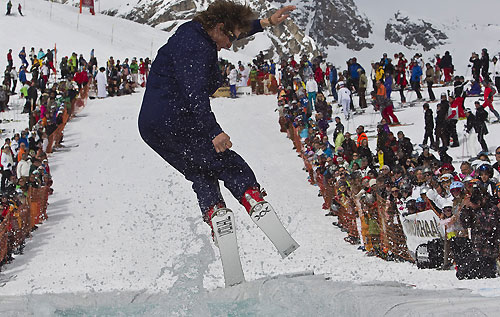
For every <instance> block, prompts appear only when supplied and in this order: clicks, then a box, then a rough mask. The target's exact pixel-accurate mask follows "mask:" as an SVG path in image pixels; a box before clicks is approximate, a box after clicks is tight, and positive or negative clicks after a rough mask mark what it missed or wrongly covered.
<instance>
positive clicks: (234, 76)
mask: <svg viewBox="0 0 500 317" xmlns="http://www.w3.org/2000/svg"><path fill="white" fill-rule="evenodd" d="M229 69H230V71H229V75H228V76H227V77H228V79H229V90H230V92H231V98H236V83H237V82H238V71H237V70H236V67H235V66H234V65H231V66H230V68H229Z"/></svg>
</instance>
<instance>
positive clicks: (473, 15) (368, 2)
mask: <svg viewBox="0 0 500 317" xmlns="http://www.w3.org/2000/svg"><path fill="white" fill-rule="evenodd" d="M354 2H355V3H356V5H357V6H358V9H359V11H360V12H362V13H365V14H366V15H367V16H368V17H370V19H375V17H374V16H373V13H374V12H377V14H376V16H377V17H380V18H381V19H383V22H384V23H385V22H386V20H387V19H388V18H389V17H390V16H392V15H393V14H394V12H396V11H397V10H398V9H400V8H401V9H402V10H404V11H406V12H408V13H410V14H411V15H412V16H414V17H416V18H424V19H425V18H426V17H429V18H431V19H433V20H438V21H439V20H443V22H446V21H445V20H449V19H453V18H454V17H458V18H459V19H460V20H461V21H462V22H469V23H478V24H489V23H492V24H500V20H499V17H500V1H499V0H418V1H414V0H354ZM377 20H378V19H377ZM374 22H377V23H378V22H380V21H374Z"/></svg>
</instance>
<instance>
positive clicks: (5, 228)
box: [0, 186, 50, 263]
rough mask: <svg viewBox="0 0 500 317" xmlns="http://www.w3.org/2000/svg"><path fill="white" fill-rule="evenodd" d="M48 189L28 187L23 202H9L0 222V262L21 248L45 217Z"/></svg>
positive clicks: (44, 187) (45, 187) (46, 187)
mask: <svg viewBox="0 0 500 317" xmlns="http://www.w3.org/2000/svg"><path fill="white" fill-rule="evenodd" d="M49 191H50V188H49V187H48V186H43V187H41V188H33V187H29V188H28V192H27V196H26V201H25V203H23V204H21V205H20V206H18V205H17V203H16V202H14V201H10V202H9V206H10V211H9V212H8V214H7V215H6V216H5V218H4V219H3V221H2V223H1V224H0V263H4V262H5V260H6V259H7V258H8V257H9V255H10V254H11V253H12V252H14V251H15V250H19V249H20V248H22V247H23V245H24V242H25V240H26V239H27V238H29V237H30V235H31V232H32V231H33V230H34V229H36V226H37V225H39V224H41V223H42V222H43V221H44V220H45V219H47V205H48V204H47V202H48V196H49Z"/></svg>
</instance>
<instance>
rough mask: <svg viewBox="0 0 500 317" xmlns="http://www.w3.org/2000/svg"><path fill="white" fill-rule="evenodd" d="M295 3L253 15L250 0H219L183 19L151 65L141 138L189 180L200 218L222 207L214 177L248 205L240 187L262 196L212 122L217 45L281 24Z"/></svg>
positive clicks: (225, 45) (247, 169)
mask: <svg viewBox="0 0 500 317" xmlns="http://www.w3.org/2000/svg"><path fill="white" fill-rule="evenodd" d="M294 9H295V7H293V6H288V7H283V8H281V9H280V10H278V11H276V12H275V13H274V14H273V15H271V16H270V17H269V18H266V19H261V20H254V19H253V16H254V13H253V12H252V11H251V9H250V8H249V7H248V6H245V5H241V4H237V3H234V2H232V1H223V0H217V1H215V2H214V3H212V4H211V5H210V6H209V7H208V9H207V10H206V11H203V12H200V13H198V14H197V15H196V16H195V17H194V19H193V20H192V21H190V22H187V23H184V24H183V25H181V26H180V27H179V28H178V30H177V31H176V33H175V34H174V35H173V36H172V37H171V38H170V39H169V40H168V42H167V44H165V45H164V46H163V47H162V48H160V50H159V51H158V55H157V57H156V59H155V61H154V62H153V64H152V65H151V70H150V73H149V78H148V82H147V86H146V92H145V95H144V99H143V102H142V107H141V111H140V114H139V131H140V134H141V137H142V138H143V140H144V141H145V142H146V143H147V144H148V145H149V146H150V147H151V148H152V149H153V150H154V151H156V152H157V153H158V154H159V155H160V156H161V157H162V158H163V159H164V160H165V161H167V162H168V163H169V164H170V165H172V166H173V167H174V168H175V169H177V170H178V171H179V172H180V173H182V174H183V175H184V176H185V178H186V179H187V180H189V181H191V182H192V183H193V190H194V191H195V193H196V195H197V198H198V203H199V206H200V209H201V212H202V214H203V216H204V220H205V221H206V222H207V223H208V224H209V225H210V226H211V222H210V219H211V216H212V213H213V212H214V209H216V208H219V207H224V206H225V204H224V200H223V197H222V195H221V193H220V188H219V180H222V181H223V182H224V186H225V187H226V188H228V189H229V191H230V192H231V193H232V195H233V196H234V197H235V198H236V199H237V200H238V201H239V202H240V203H242V204H243V205H244V206H245V208H246V209H247V211H249V210H250V208H251V207H250V205H249V202H247V201H246V199H245V194H249V195H250V196H251V197H252V198H253V199H255V200H256V201H262V200H263V199H262V193H261V191H260V186H259V184H258V182H257V180H256V178H255V175H254V173H253V171H252V170H251V168H250V167H249V166H248V164H247V163H246V162H245V161H244V160H243V158H241V156H239V155H238V154H237V153H236V152H234V151H232V150H230V148H231V146H232V143H231V141H230V138H229V136H228V135H227V134H226V133H224V131H223V130H222V128H221V127H220V126H219V124H218V123H217V120H216V118H215V116H214V114H213V112H212V110H211V106H210V96H211V95H212V94H213V93H214V92H215V91H216V90H217V89H218V88H219V87H220V86H221V84H222V82H221V79H222V78H221V74H220V70H219V66H218V56H217V52H218V51H219V50H221V49H222V48H226V49H229V48H230V47H231V45H232V42H233V41H235V40H236V39H239V38H243V37H246V36H250V35H252V34H255V33H257V32H261V31H262V30H263V28H264V27H267V26H272V25H276V24H279V23H282V22H283V21H284V20H285V19H286V18H287V17H288V15H289V12H290V11H292V10H294Z"/></svg>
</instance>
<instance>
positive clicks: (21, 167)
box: [16, 153, 31, 178]
mask: <svg viewBox="0 0 500 317" xmlns="http://www.w3.org/2000/svg"><path fill="white" fill-rule="evenodd" d="M27 158H28V153H23V155H22V158H21V160H20V161H19V163H17V169H16V175H17V178H21V177H29V176H30V168H31V161H30V160H28V159H27Z"/></svg>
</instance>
